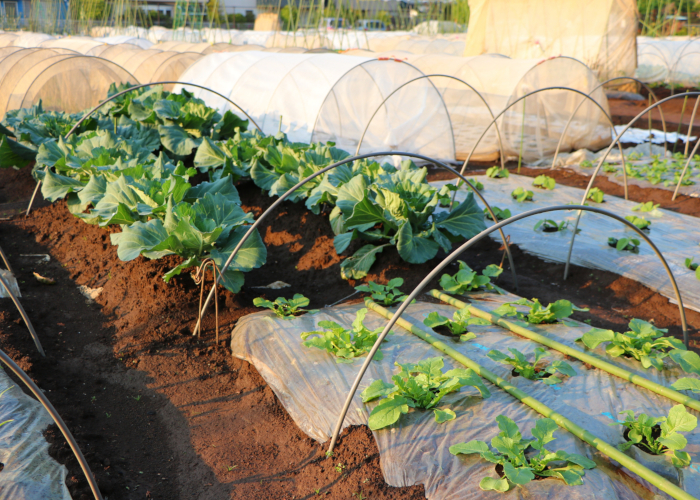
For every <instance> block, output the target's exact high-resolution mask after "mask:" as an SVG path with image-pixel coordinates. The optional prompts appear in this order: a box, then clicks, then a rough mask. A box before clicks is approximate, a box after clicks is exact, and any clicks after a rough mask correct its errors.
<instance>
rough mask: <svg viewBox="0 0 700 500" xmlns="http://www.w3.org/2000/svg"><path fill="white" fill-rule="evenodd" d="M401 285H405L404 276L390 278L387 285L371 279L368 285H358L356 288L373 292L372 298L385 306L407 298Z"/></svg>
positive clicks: (359, 290) (360, 290)
mask: <svg viewBox="0 0 700 500" xmlns="http://www.w3.org/2000/svg"><path fill="white" fill-rule="evenodd" d="M401 285H403V278H394V279H393V280H389V283H387V284H386V285H379V284H377V283H375V282H374V281H370V282H369V283H368V284H366V285H360V286H356V287H355V290H357V291H358V292H368V293H371V294H372V300H374V301H375V302H379V303H380V304H383V305H385V306H392V305H394V304H396V303H398V302H402V301H403V300H404V299H405V298H406V294H405V293H403V292H402V291H401V290H399V287H400V286H401Z"/></svg>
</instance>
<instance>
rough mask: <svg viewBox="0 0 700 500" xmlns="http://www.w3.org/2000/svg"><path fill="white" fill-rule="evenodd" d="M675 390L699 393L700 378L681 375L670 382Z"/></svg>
mask: <svg viewBox="0 0 700 500" xmlns="http://www.w3.org/2000/svg"><path fill="white" fill-rule="evenodd" d="M671 387H673V388H674V389H675V390H677V391H692V392H694V393H695V394H700V380H698V379H696V378H689V377H683V378H679V379H678V380H676V381H675V382H674V383H673V384H671Z"/></svg>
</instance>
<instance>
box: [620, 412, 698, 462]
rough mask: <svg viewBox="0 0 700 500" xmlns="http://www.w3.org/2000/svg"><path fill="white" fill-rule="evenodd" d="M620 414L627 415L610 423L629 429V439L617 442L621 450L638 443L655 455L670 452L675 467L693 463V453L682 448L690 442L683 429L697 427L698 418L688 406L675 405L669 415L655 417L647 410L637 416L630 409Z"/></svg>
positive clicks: (685, 430)
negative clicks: (687, 408) (690, 453)
mask: <svg viewBox="0 0 700 500" xmlns="http://www.w3.org/2000/svg"><path fill="white" fill-rule="evenodd" d="M620 414H623V415H625V421H624V422H615V423H612V424H610V425H623V426H625V427H627V429H629V432H628V433H627V439H628V441H627V442H625V443H622V444H620V445H618V448H619V449H620V450H622V451H625V450H627V449H629V448H630V447H631V446H633V445H637V446H638V447H640V448H642V449H643V450H645V451H647V452H649V453H651V454H652V455H662V454H664V455H668V456H669V457H671V462H672V463H673V465H674V466H676V467H687V466H688V465H690V455H689V454H688V453H687V452H685V451H681V450H682V449H683V448H685V447H686V445H687V444H688V440H687V439H686V438H685V436H683V435H681V434H680V433H681V432H690V431H692V430H693V429H695V427H697V425H698V419H697V417H696V416H695V415H692V414H690V413H688V412H687V411H686V409H685V406H683V405H676V406H674V407H673V408H671V409H670V410H669V412H668V417H658V418H653V417H650V416H649V415H646V414H644V413H641V414H640V415H639V416H638V417H635V415H634V412H633V411H631V410H626V411H621V412H620ZM659 431H660V432H659ZM655 434H657V436H655Z"/></svg>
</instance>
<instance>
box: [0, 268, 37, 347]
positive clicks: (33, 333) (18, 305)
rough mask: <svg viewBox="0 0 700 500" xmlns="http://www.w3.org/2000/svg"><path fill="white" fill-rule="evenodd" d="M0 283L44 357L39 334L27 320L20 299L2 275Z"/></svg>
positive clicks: (27, 317)
mask: <svg viewBox="0 0 700 500" xmlns="http://www.w3.org/2000/svg"><path fill="white" fill-rule="evenodd" d="M0 284H1V285H2V287H3V288H4V289H5V291H6V292H7V295H9V296H10V298H11V299H12V302H13V303H14V304H15V307H16V308H17V310H18V311H19V314H20V316H22V319H23V320H24V324H25V325H27V329H28V330H29V334H30V335H31V336H32V340H33V341H34V345H35V346H36V348H37V350H38V351H39V354H41V355H42V356H44V357H46V352H44V348H43V347H42V346H41V341H40V340H39V336H38V335H37V333H36V330H34V325H32V322H31V321H30V320H29V316H27V312H26V311H25V310H24V307H22V304H21V303H20V301H19V300H17V297H15V294H14V293H12V290H10V285H9V283H7V282H6V281H5V278H3V277H2V275H0Z"/></svg>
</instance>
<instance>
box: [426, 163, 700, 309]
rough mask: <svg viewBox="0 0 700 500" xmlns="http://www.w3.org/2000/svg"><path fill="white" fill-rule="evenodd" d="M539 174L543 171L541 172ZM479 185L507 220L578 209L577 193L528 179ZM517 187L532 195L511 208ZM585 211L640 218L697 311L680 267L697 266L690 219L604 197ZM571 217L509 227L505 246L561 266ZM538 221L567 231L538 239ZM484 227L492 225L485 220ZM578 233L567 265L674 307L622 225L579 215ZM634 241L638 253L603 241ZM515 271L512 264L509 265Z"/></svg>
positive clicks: (697, 289)
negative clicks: (643, 289)
mask: <svg viewBox="0 0 700 500" xmlns="http://www.w3.org/2000/svg"><path fill="white" fill-rule="evenodd" d="M542 173H543V174H546V173H547V171H546V170H543V171H542ZM476 179H478V180H479V182H481V183H482V184H483V185H484V191H483V195H484V197H486V199H487V200H488V202H489V204H490V205H491V206H497V207H499V208H501V209H506V208H507V209H509V210H510V211H511V213H512V214H513V215H517V214H519V213H522V212H525V211H527V210H532V209H535V208H543V207H548V206H552V205H566V204H568V203H574V204H576V205H578V204H580V203H581V199H582V198H583V190H582V189H578V188H573V187H569V186H562V185H557V186H556V188H555V189H553V190H545V189H539V188H536V187H535V186H533V185H532V181H533V179H532V178H531V177H524V176H519V175H511V176H510V177H508V178H505V179H491V178H489V177H486V176H477V177H476ZM445 183H446V182H445V181H440V182H435V183H431V184H433V185H434V186H436V187H440V186H442V185H443V184H445ZM517 187H522V188H524V189H529V190H530V191H532V192H533V193H534V195H533V201H526V202H517V201H515V200H514V199H513V198H512V196H511V192H512V191H513V190H514V189H515V188H517ZM464 196H465V191H464V189H461V190H460V191H459V192H458V194H457V197H456V200H458V201H461V200H462V199H463V198H464ZM588 203H589V204H590V205H595V206H596V207H598V208H602V209H604V210H608V211H610V212H613V213H614V214H617V215H619V216H621V217H626V216H628V215H636V216H637V217H645V218H646V219H647V220H648V221H650V222H651V226H650V230H649V231H648V233H647V235H648V236H649V238H651V240H652V241H653V242H654V244H655V245H656V246H657V247H658V249H659V250H660V251H661V253H662V254H663V256H664V258H665V259H666V261H667V262H668V265H669V267H670V268H671V271H672V272H673V275H674V277H675V278H676V281H677V282H678V287H679V288H680V290H681V293H682V296H681V298H682V299H683V305H685V307H687V308H690V309H694V310H696V311H700V281H698V280H697V279H696V277H695V272H694V271H691V270H690V269H687V268H686V267H685V259H686V258H688V257H695V258H696V260H700V259H698V258H700V247H698V244H699V243H700V232H698V229H697V228H698V219H697V218H696V217H692V216H690V215H684V214H679V213H676V212H672V211H670V210H663V209H657V210H655V211H654V212H649V213H644V212H638V211H637V212H635V211H633V210H632V208H633V207H634V206H636V205H638V203H636V202H633V201H626V200H624V199H621V198H617V197H615V196H610V195H605V202H604V203H593V202H592V201H590V200H589V201H588ZM576 216H577V212H575V211H570V212H551V213H547V214H543V215H541V216H535V217H530V218H528V219H523V220H521V221H518V222H515V223H513V224H510V225H508V226H506V227H504V228H503V232H504V233H505V234H506V236H508V237H510V241H511V243H513V244H514V245H518V247H520V248H521V249H522V250H524V251H526V252H528V253H531V254H533V255H536V256H538V257H541V258H542V259H545V260H549V261H554V262H566V257H567V254H568V251H569V242H570V241H571V231H572V230H573V223H574V221H575V220H576ZM540 219H552V220H555V221H558V222H561V221H564V220H566V221H568V222H569V229H568V230H565V231H560V232H553V233H544V232H542V231H535V230H534V229H533V228H534V226H535V224H536V223H537V222H538V221H539V220H540ZM486 223H487V224H492V222H491V221H489V220H487V221H486ZM579 229H580V230H581V232H580V233H579V234H578V235H577V236H576V240H575V243H574V250H573V253H572V255H571V263H572V264H576V265H579V266H582V267H587V268H589V269H600V270H602V271H608V272H611V273H615V274H619V275H621V276H625V277H626V278H630V279H633V280H635V281H638V282H640V283H642V284H643V285H645V286H647V287H649V288H650V289H652V290H654V291H655V292H658V293H660V294H661V295H663V296H664V297H667V298H668V299H669V300H670V301H671V302H674V303H675V300H676V295H675V293H674V292H673V288H672V285H671V280H670V278H669V277H668V274H666V271H665V269H664V268H663V265H662V264H661V261H660V260H659V258H658V257H657V256H656V254H654V251H653V250H652V249H651V247H650V246H649V245H648V244H646V243H645V242H644V241H643V240H641V238H640V237H639V236H638V235H637V233H636V232H634V231H633V230H631V229H628V228H627V227H626V226H623V225H622V223H620V222H618V221H616V220H614V219H611V218H610V217H606V216H604V215H599V214H594V213H591V212H584V213H583V215H582V216H581V221H580V223H579ZM491 236H492V238H494V239H498V238H499V235H498V232H496V233H493V234H492V235H491ZM611 236H612V237H615V238H618V239H619V238H623V237H625V238H637V239H639V240H640V241H641V244H640V245H639V253H638V254H634V253H631V252H626V251H618V250H616V249H615V248H612V247H610V246H609V245H608V237H611ZM515 266H516V269H517V266H518V263H517V261H516V262H515Z"/></svg>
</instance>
